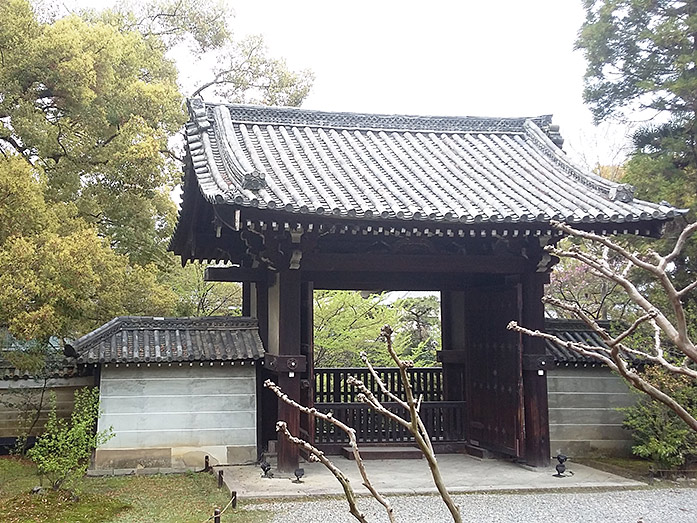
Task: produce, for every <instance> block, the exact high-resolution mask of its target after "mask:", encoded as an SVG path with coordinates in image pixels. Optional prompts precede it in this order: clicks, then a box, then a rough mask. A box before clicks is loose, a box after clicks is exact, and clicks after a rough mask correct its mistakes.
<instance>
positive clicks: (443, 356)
mask: <svg viewBox="0 0 697 523" xmlns="http://www.w3.org/2000/svg"><path fill="white" fill-rule="evenodd" d="M440 297H441V298H440V300H441V303H440V309H441V311H440V317H441V346H442V349H443V350H442V351H441V353H440V355H439V356H440V360H441V362H442V364H443V400H444V401H463V400H464V399H465V382H464V374H465V334H464V325H463V324H464V321H463V320H464V315H465V311H464V303H465V301H464V292H463V291H441V293H440Z"/></svg>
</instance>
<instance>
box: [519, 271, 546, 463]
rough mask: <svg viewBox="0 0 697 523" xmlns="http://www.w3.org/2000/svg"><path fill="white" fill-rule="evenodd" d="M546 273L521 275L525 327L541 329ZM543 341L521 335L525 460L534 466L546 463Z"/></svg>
mask: <svg viewBox="0 0 697 523" xmlns="http://www.w3.org/2000/svg"><path fill="white" fill-rule="evenodd" d="M548 278H549V275H548V274H547V273H529V274H524V275H523V314H522V324H523V325H524V326H525V327H527V328H528V329H533V330H535V329H539V330H544V326H545V314H544V305H543V303H542V296H543V294H544V284H545V283H546V282H547V281H548ZM544 355H545V344H544V340H542V339H541V338H535V337H532V336H523V395H524V409H525V461H526V462H527V463H528V464H529V465H532V466H534V467H546V466H548V465H549V460H550V448H549V406H548V404H547V370H546V368H545V367H546V364H542V363H541V362H542V361H543V357H544Z"/></svg>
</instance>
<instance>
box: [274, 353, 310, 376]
mask: <svg viewBox="0 0 697 523" xmlns="http://www.w3.org/2000/svg"><path fill="white" fill-rule="evenodd" d="M264 367H266V368H267V369H268V370H270V371H272V372H305V370H306V369H307V359H306V358H305V356H303V355H302V354H293V355H287V354H284V355H283V356H277V355H276V354H265V355H264Z"/></svg>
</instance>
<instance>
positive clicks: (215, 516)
mask: <svg viewBox="0 0 697 523" xmlns="http://www.w3.org/2000/svg"><path fill="white" fill-rule="evenodd" d="M213 521H214V522H215V523H220V509H219V508H216V509H215V511H214V512H213Z"/></svg>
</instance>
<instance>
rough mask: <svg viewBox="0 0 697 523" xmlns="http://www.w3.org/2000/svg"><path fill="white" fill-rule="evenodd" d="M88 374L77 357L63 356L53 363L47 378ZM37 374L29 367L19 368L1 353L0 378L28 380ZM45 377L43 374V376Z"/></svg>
mask: <svg viewBox="0 0 697 523" xmlns="http://www.w3.org/2000/svg"><path fill="white" fill-rule="evenodd" d="M86 375H88V371H87V369H85V368H84V367H81V366H78V365H77V364H76V362H75V358H61V359H60V361H57V362H56V363H55V364H54V365H52V368H51V371H50V372H49V373H48V374H47V375H46V377H47V378H53V379H56V378H76V377H78V376H86ZM36 377H37V376H36V374H35V373H33V372H31V371H29V370H27V369H18V368H17V367H15V366H14V365H12V364H11V363H9V362H8V361H7V360H6V359H4V358H3V355H2V354H0V379H3V380H28V379H32V378H36ZM42 377H43V376H42Z"/></svg>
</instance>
